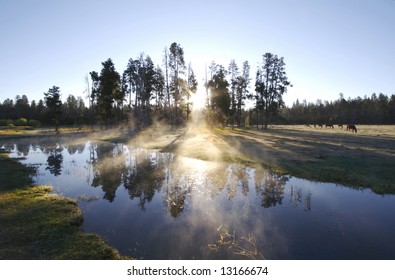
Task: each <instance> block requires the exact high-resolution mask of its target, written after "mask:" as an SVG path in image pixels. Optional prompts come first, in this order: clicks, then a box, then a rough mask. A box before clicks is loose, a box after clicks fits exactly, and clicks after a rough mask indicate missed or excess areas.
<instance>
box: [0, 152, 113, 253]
mask: <svg viewBox="0 0 395 280" xmlns="http://www.w3.org/2000/svg"><path fill="white" fill-rule="evenodd" d="M0 166H1V168H0V176H1V178H2V180H1V181H0V225H1V227H0V259H9V260H10V259H120V258H121V256H120V255H119V253H118V251H116V250H115V249H113V248H111V247H110V246H108V245H107V244H106V243H105V242H104V241H103V240H102V239H101V238H100V237H99V236H97V235H95V234H87V233H83V232H81V230H80V226H81V224H82V221H83V217H82V213H81V211H80V209H79V208H78V206H77V202H76V200H73V199H70V198H65V197H61V196H59V195H57V194H51V193H50V192H51V191H52V187H50V186H36V187H31V186H30V185H31V180H30V177H29V174H31V172H32V171H33V170H32V169H30V168H26V167H24V166H23V165H22V164H21V163H19V162H18V161H17V160H15V159H10V158H8V157H7V155H6V154H5V153H4V152H1V153H0Z"/></svg>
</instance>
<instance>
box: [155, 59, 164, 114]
mask: <svg viewBox="0 0 395 280" xmlns="http://www.w3.org/2000/svg"><path fill="white" fill-rule="evenodd" d="M164 89H165V77H164V75H163V71H162V69H161V68H160V67H159V65H158V66H156V69H155V76H154V91H155V106H156V110H159V108H161V107H162V106H163V105H164V98H165V95H164Z"/></svg>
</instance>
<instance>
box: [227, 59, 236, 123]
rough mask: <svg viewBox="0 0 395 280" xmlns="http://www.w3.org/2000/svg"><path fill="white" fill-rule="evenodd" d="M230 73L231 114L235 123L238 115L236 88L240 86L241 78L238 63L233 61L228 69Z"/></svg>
mask: <svg viewBox="0 0 395 280" xmlns="http://www.w3.org/2000/svg"><path fill="white" fill-rule="evenodd" d="M228 73H229V75H230V89H231V91H230V93H231V114H232V122H233V123H234V116H235V114H236V88H237V84H238V79H237V77H238V76H239V67H238V66H237V64H236V61H235V60H234V59H232V60H231V61H230V64H229V67H228Z"/></svg>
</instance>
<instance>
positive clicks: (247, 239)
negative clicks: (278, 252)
mask: <svg viewBox="0 0 395 280" xmlns="http://www.w3.org/2000/svg"><path fill="white" fill-rule="evenodd" d="M217 232H218V240H216V241H215V242H214V243H210V244H208V247H209V249H210V250H212V251H215V252H220V251H222V250H227V251H229V252H231V253H233V254H235V255H240V256H243V257H245V258H246V259H251V260H262V259H264V257H263V255H262V253H261V252H259V250H258V247H257V245H256V239H255V236H254V235H253V234H249V235H248V236H241V237H237V235H236V231H233V232H230V231H229V230H228V229H227V228H226V227H225V226H224V225H221V226H220V227H218V229H217Z"/></svg>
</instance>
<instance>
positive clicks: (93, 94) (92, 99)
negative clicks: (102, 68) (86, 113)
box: [86, 71, 100, 130]
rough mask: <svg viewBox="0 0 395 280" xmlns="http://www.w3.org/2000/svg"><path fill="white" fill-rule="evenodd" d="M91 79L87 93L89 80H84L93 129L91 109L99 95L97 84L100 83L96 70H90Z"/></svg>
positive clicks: (92, 109)
mask: <svg viewBox="0 0 395 280" xmlns="http://www.w3.org/2000/svg"><path fill="white" fill-rule="evenodd" d="M89 74H90V76H91V79H92V89H91V90H90V94H89V80H88V79H87V80H86V83H87V86H88V94H89V102H90V105H89V107H90V108H89V109H90V121H91V130H93V111H94V107H95V102H97V97H98V95H99V85H100V77H99V73H97V72H96V71H92V72H90V73H89Z"/></svg>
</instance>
